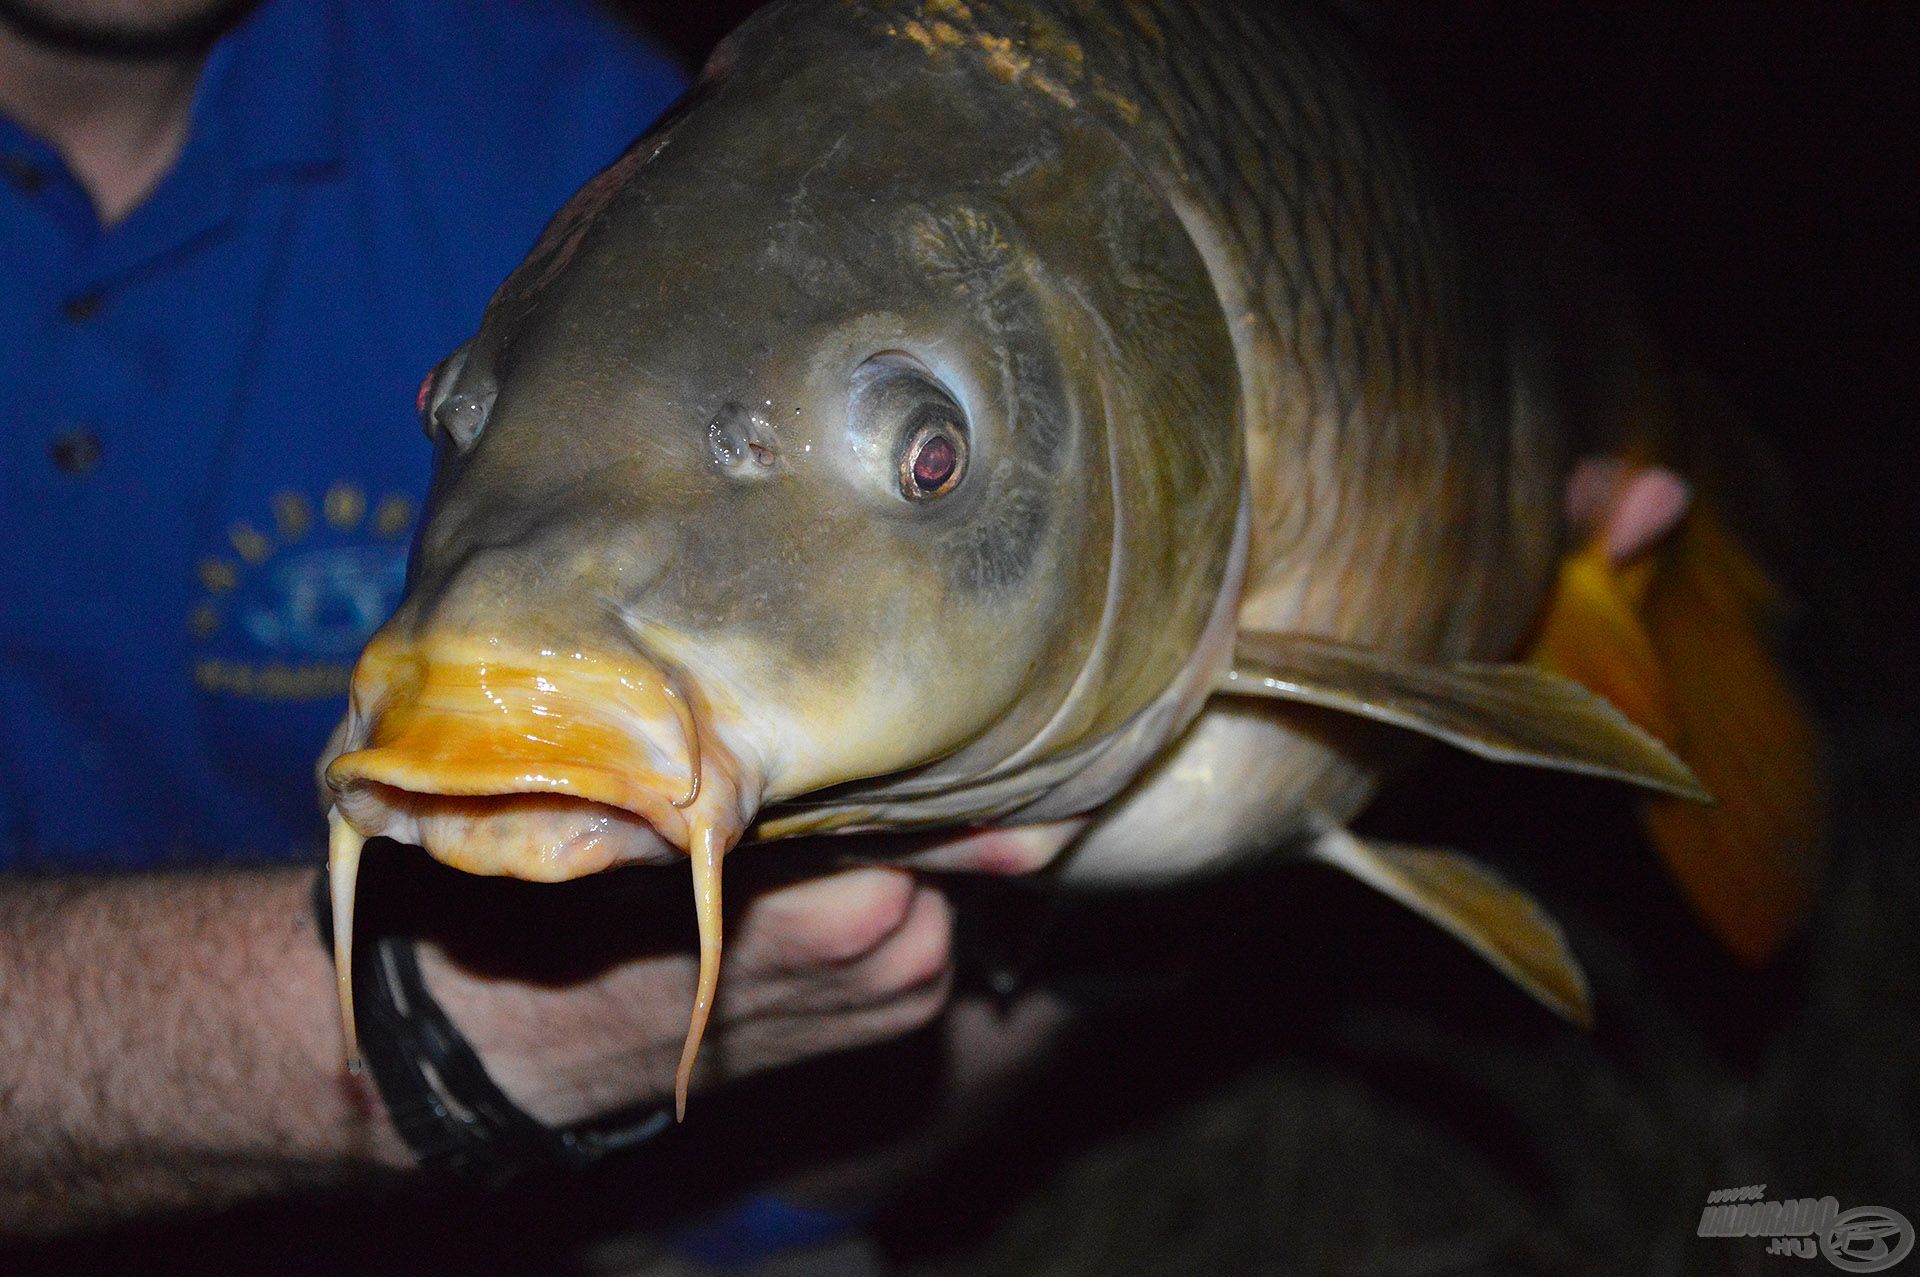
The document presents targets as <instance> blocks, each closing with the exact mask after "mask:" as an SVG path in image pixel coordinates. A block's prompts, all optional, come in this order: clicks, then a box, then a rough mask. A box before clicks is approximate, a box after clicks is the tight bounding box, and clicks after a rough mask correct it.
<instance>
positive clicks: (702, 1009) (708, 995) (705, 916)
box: [673, 826, 724, 1122]
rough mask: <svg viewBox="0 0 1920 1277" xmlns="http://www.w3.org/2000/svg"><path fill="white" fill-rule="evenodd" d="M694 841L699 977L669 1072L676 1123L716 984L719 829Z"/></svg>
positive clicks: (708, 829) (703, 831) (683, 1115)
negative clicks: (674, 1065)
mask: <svg viewBox="0 0 1920 1277" xmlns="http://www.w3.org/2000/svg"><path fill="white" fill-rule="evenodd" d="M698 842H699V852H698V854H696V855H695V856H693V857H692V862H693V903H694V913H695V917H696V918H697V919H698V922H699V927H700V979H699V983H698V984H697V985H696V986H695V989H694V995H693V1016H692V1019H691V1020H690V1021H689V1022H688V1024H687V1040H686V1043H685V1044H684V1045H683V1046H682V1047H681V1048H680V1067H679V1068H678V1069H676V1070H675V1071H674V1075H673V1116H674V1120H675V1121H679V1122H683V1121H685V1120H686V1117H687V1090H688V1088H689V1087H690V1086H691V1085H692V1082H693V1062H694V1061H695V1060H696V1059H698V1058H699V1055H700V1041H701V1039H702V1038H703V1037H705V1036H706V1032H707V1020H708V1018H709V1017H710V1016H711V1015H712V1014H713V999H714V994H715V991H716V990H717V989H718V988H719V986H720V941H721V917H720V861H721V858H722V856H723V854H724V853H723V851H722V848H721V838H720V831H719V830H717V829H713V828H711V827H706V826H702V827H700V829H699V839H698Z"/></svg>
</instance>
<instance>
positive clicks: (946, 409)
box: [900, 403, 967, 501]
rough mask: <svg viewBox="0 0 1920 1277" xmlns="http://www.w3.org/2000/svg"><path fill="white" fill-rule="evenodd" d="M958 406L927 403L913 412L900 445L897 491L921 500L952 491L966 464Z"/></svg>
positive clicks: (965, 436)
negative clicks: (898, 487) (902, 442)
mask: <svg viewBox="0 0 1920 1277" xmlns="http://www.w3.org/2000/svg"><path fill="white" fill-rule="evenodd" d="M959 411H960V410H959V408H958V406H957V405H954V404H952V403H947V404H938V403H934V404H928V405H925V406H924V407H922V408H921V409H920V410H919V411H918V412H916V413H914V415H913V418H912V420H910V421H909V423H908V429H907V432H906V434H905V443H904V444H903V446H902V447H901V449H900V493H901V495H902V496H904V497H907V498H908V499H909V500H914V501H924V500H927V499H928V498H930V497H943V496H945V495H946V494H947V493H949V492H952V491H953V490H954V488H955V487H956V486H957V485H958V484H959V482H960V476H961V475H962V474H964V473H965V472H966V468H967V435H966V431H965V430H964V429H963V428H962V427H961V423H960V420H959Z"/></svg>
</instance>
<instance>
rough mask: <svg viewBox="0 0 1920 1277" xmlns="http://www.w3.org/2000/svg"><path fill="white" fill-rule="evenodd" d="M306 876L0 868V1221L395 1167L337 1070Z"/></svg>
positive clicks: (369, 1101) (375, 1122)
mask: <svg viewBox="0 0 1920 1277" xmlns="http://www.w3.org/2000/svg"><path fill="white" fill-rule="evenodd" d="M311 881H312V873H311V871H307V870H298V871H294V870H286V871H262V872H230V873H221V874H193V875H178V876H166V877H141V878H115V879H98V880H65V881H60V882H37V881H20V880H5V879H0V1232H51V1231H59V1230H63V1229H71V1228H77V1227H83V1226H86V1225H89V1224H93V1223H98V1222H104V1221H107V1220H111V1219H115V1218H120V1217H124V1216H127V1215H131V1214H136V1213H143V1212H148V1211H156V1210H167V1209H175V1208H185V1207H194V1208H204V1207H209V1206H216V1205H219V1204H222V1203H224V1202H227V1201H231V1200H234V1199H237V1198H240V1197H244V1196H252V1195H257V1194H261V1193H270V1192H275V1191H281V1190H285V1189H290V1188H295V1187H300V1186H306V1185H313V1184H318V1183H325V1182H330V1181H338V1180H340V1179H343V1178H347V1177H350V1176H353V1175H364V1174H368V1173H372V1172H375V1171H377V1170H378V1169H379V1168H381V1167H389V1168H398V1167H404V1166H407V1165H409V1164H410V1162H411V1158H410V1156H409V1154H408V1153H407V1150H406V1148H405V1146H404V1145H403V1144H402V1143H401V1142H400V1140H399V1137H398V1136H397V1135H396V1134H395V1133H394V1132H393V1130H392V1128H391V1127H390V1126H389V1125H388V1123H387V1121H386V1118H385V1116H384V1113H383V1111H382V1110H381V1108H380V1105H379V1102H378V1100H377V1098H376V1097H375V1096H374V1094H373V1092H372V1090H371V1088H370V1087H369V1086H367V1085H365V1084H364V1083H363V1082H361V1081H359V1080H356V1079H352V1078H350V1077H348V1075H347V1074H346V1072H345V1070H344V1068H343V1067H342V1051H341V1043H340V1035H339V1029H338V1025H337V1022H336V1020H335V1018H334V1011H333V1006H334V1003H333V997H332V972H331V968H330V965H329V963H328V960H327V956H326V953H325V951H324V949H323V948H322V946H321V945H320V943H319V940H318V938H317V935H316V932H315V929H314V923H313V918H312V911H311V906H310V903H309V901H310V896H309V886H310V884H311Z"/></svg>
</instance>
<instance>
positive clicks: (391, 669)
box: [327, 642, 728, 878]
mask: <svg viewBox="0 0 1920 1277" xmlns="http://www.w3.org/2000/svg"><path fill="white" fill-rule="evenodd" d="M353 690H354V706H355V711H356V717H357V718H359V719H360V720H361V722H362V723H363V724H364V726H363V729H362V732H361V733H358V734H360V735H362V737H363V739H361V740H359V741H357V742H356V741H353V740H352V739H349V742H348V743H349V745H353V746H355V747H354V748H350V749H349V750H348V751H347V752H344V753H342V754H341V755H340V756H339V757H338V758H335V759H334V760H333V761H332V763H330V764H329V765H328V767H327V784H328V786H329V788H331V789H332V791H333V793H334V795H335V799H336V801H337V802H338V803H339V806H340V809H341V812H342V814H343V815H344V816H345V817H346V818H347V820H348V821H349V822H351V823H352V824H353V825H354V826H355V827H356V828H358V829H359V830H360V831H361V832H362V833H364V834H367V835H370V836H371V835H374V834H382V833H385V834H391V835H393V836H396V837H401V836H404V835H405V834H407V833H409V832H412V831H411V830H410V829H408V828H405V825H406V817H407V816H408V815H409V814H410V813H411V812H414V811H416V810H417V809H418V808H419V805H420V803H421V801H422V800H424V799H427V798H499V797H502V796H508V795H519V794H527V795H533V794H552V795H559V796H565V797H569V798H576V799H580V800H582V801H584V802H587V803H596V804H601V805H603V806H605V807H608V808H613V809H616V810H618V811H623V812H630V813H632V814H633V815H635V816H638V817H640V818H641V819H642V820H644V821H646V822H647V824H648V825H650V826H651V827H652V828H653V829H655V830H657V831H658V832H659V834H660V836H661V837H663V838H665V839H667V840H668V841H669V842H671V843H673V844H674V845H675V846H677V847H679V848H680V849H681V850H682V851H685V850H687V849H688V847H689V841H690V840H689V833H690V826H689V824H688V817H687V812H688V809H689V808H690V807H692V806H693V804H694V803H695V802H696V801H697V799H698V798H699V795H700V787H701V785H702V778H703V777H704V776H705V775H706V774H707V773H708V772H710V771H713V770H715V769H716V768H722V769H724V768H725V764H726V762H727V761H728V760H727V758H726V757H725V755H724V751H720V750H714V749H708V750H706V751H703V750H702V747H701V733H700V730H699V727H698V724H697V721H696V718H695V711H694V706H693V705H691V704H690V703H689V701H688V698H687V695H686V693H685V692H684V691H683V690H682V689H681V688H680V686H679V684H678V680H677V679H676V678H675V677H674V676H673V675H672V674H670V673H669V672H667V671H665V670H663V669H661V668H660V667H658V666H657V665H654V664H652V663H650V662H645V661H641V660H621V661H613V660H609V659H605V658H597V657H593V656H589V655H587V654H585V653H581V652H562V651H552V650H541V651H537V652H532V653H525V652H515V653H503V652H502V651H501V650H500V648H499V646H498V645H497V644H493V643H486V642H470V643H455V644H445V643H443V644H436V645H434V646H433V647H432V648H430V649H423V648H421V647H418V646H413V645H405V646H402V645H400V644H395V643H384V644H383V643H376V644H375V645H373V646H371V647H369V648H368V649H367V651H366V653H365V654H364V655H363V656H362V657H361V660H360V665H359V667H358V668H357V669H356V670H355V673H354V689H353ZM465 810H467V811H469V812H470V813H473V812H476V810H477V809H475V808H473V807H472V806H471V805H468V806H467V807H466V808H465ZM468 832H470V833H471V832H472V831H471V830H470V831H468ZM406 840H407V841H418V840H417V839H414V838H407V839H406ZM423 845H427V849H428V850H429V851H431V852H434V853H435V854H439V853H440V852H441V851H442V850H443V848H441V847H436V846H433V845H430V844H423ZM444 850H448V851H450V852H451V851H454V850H455V849H453V848H445V849H444ZM498 850H499V851H501V852H505V851H507V849H505V848H500V849H498ZM459 858H460V859H472V857H470V856H460V857H459ZM484 859H485V861H486V862H487V863H489V864H494V865H500V866H504V867H502V868H496V869H494V870H493V872H509V873H511V872H514V870H513V868H512V867H511V861H510V858H506V857H503V856H500V855H489V856H487V857H485V858H484ZM463 867H466V866H463ZM595 867H598V866H595ZM529 868H533V866H529ZM483 872H484V871H483ZM523 876H527V877H539V878H548V877H551V876H553V874H552V872H551V870H550V869H548V870H546V871H542V872H534V873H528V874H525V875H523Z"/></svg>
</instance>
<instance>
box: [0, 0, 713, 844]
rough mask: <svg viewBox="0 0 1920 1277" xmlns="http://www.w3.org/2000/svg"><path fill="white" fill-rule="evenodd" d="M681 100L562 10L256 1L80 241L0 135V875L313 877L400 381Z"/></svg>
mask: <svg viewBox="0 0 1920 1277" xmlns="http://www.w3.org/2000/svg"><path fill="white" fill-rule="evenodd" d="M684 83H685V81H684V77H683V76H682V74H681V72H680V71H679V69H678V68H677V67H675V66H674V65H673V64H672V63H670V62H669V61H668V60H667V59H666V58H665V57H664V56H663V55H661V54H660V53H659V52H658V51H656V50H654V49H652V48H650V47H648V46H647V45H646V44H644V43H642V42H641V41H640V40H639V39H638V38H636V37H635V36H634V35H633V34H631V33H630V32H628V31H627V30H625V29H624V28H622V27H620V26H618V25H616V24H615V23H613V22H612V21H610V20H608V19H606V18H604V17H601V16H599V15H598V14H597V13H596V12H595V11H594V10H593V9H591V8H590V7H589V6H588V5H587V4H586V3H584V2H582V3H557V2H555V0H540V2H536V0H524V2H515V0H493V2H491V3H489V2H485V0H460V2H455V0H267V3H265V4H264V5H262V6H261V8H260V9H258V10H257V11H255V12H254V13H253V14H252V16H251V17H249V18H248V19H247V21H246V22H245V23H244V24H243V25H242V26H240V27H238V28H236V29H235V30H234V31H233V32H232V33H230V34H229V35H228V36H227V37H226V38H225V39H224V40H222V41H221V43H220V44H219V46H218V47H217V48H216V49H215V50H214V52H213V54H212V55H211V58H210V59H209V61H208V63H207V65H206V69H205V73H204V75H203V77H202V79H201V83H200V87H199V92H198V95H197V98H196V100H195V102H194V105H193V113H192V117H191V124H190V128H189V133H188V138H187V142H186V145H185V149H184V151H183V152H182V154H181V156H180V159H179V162H178V164H177V165H176V166H175V167H174V169H173V171H172V172H171V173H169V174H168V176H167V177H166V178H165V179H164V181H163V182H162V183H161V184H160V186H159V187H158V188H157V189H156V190H155V191H154V192H153V194H152V195H151V197H149V198H148V199H147V201H146V202H145V203H144V204H142V205H141V206H140V207H139V208H138V209H136V210H135V211H134V212H133V213H132V214H131V215H129V216H128V217H127V218H125V219H124V220H123V221H121V222H120V223H118V224H117V225H114V226H112V227H105V228H103V227H102V226H101V225H100V223H99V221H98V219H97V218H96V217H95V215H94V212H93V210H92V207H91V205H90V204H89V202H88V200H87V198H86V196H85V194H84V193H83V191H82V190H81V188H80V186H79V185H78V184H77V183H76V182H75V180H74V179H73V177H72V175H71V174H70V173H68V172H67V170H66V169H65V167H64V166H63V165H62V163H61V161H60V159H59V157H58V156H57V155H56V154H55V153H54V151H53V150H52V149H51V148H50V147H48V146H47V145H46V144H45V143H44V142H42V141H41V140H40V139H38V138H36V137H34V136H32V135H30V134H28V133H27V132H26V131H25V130H23V129H21V128H19V127H16V126H15V125H14V124H13V123H11V122H10V121H8V120H6V119H5V118H0V514H3V515H4V520H5V522H4V525H0V532H3V535H0V869H6V868H44V867H59V868H109V867H112V868H133V867H148V866H155V865H160V864H168V863H188V862H200V863H205V862H207V861H234V860H254V861H260V860H275V859H287V858H294V857H308V856H311V855H312V854H313V853H314V851H315V849H316V848H317V847H318V846H319V842H320V835H321V833H322V830H323V822H322V820H321V817H320V812H319V808H318V805H317V803H318V800H317V797H316V790H315V782H314V775H313V763H314V759H315V757H316V756H317V755H318V753H319V751H320V749H321V748H322V746H323V745H324V743H325V741H326V738H327V734H328V732H329V731H330V730H331V729H332V727H333V724H334V723H335V721H336V720H337V719H338V717H339V715H340V714H341V712H342V709H343V707H344V703H345V702H344V692H345V688H346V682H347V676H348V673H349V671H350V669H351V666H352V661H353V659H354V657H355V655H356V654H357V652H358V650H359V648H360V645H361V644H362V643H363V642H364V641H365V640H366V638H367V636H368V635H369V634H370V633H371V632H372V630H373V628H374V627H375V626H376V625H377V624H378V623H379V622H380V621H381V620H383V619H384V618H385V616H386V615H387V614H388V612H390V611H391V609H392V608H393V606H394V605H395V603H396V602H397V601H398V597H399V591H400V588H401V580H402V574H403V571H404V561H405V555H406V548H407V545H408V542H409V539H410V537H411V535H412V531H413V524H414V518H415V514H416V512H417V510H418V509H419V503H420V498H421V495H422V494H423V492H424V490H425V486H426V479H427V469H428V448H427V445H426V441H425V440H424V439H423V438H422V437H421V433H420V427H419V424H418V421H417V418H416V416H415V412H414V392H415V388H416V387H417V386H418V384H419V382H420V379H421V377H422V375H423V374H424V373H425V372H426V371H427V369H428V368H430V367H431V366H432V365H433V364H434V362H435V361H437V360H438V359H440V358H441V357H442V356H443V355H445V354H446V353H447V352H448V351H449V350H451V349H452V348H453V347H454V346H456V345H457V344H459V343H460V342H461V341H462V340H464V339H465V338H466V337H467V336H468V335H469V334H470V333H471V332H472V331H473V329H474V328H475V327H476V326H477V324H478V322H479V319H480V314H481V311H482V309H483V308H484V306H485V304H486V300H487V297H488V296H489V294H490V293H491V292H492V290H493V289H494V287H495V286H496V285H497V284H498V283H499V282H500V280H501V279H502V278H504V277H505V275H506V274H507V272H508V271H509V270H511V269H512V268H513V266H514V265H515V264H516V263H517V262H518V261H519V260H520V258H521V257H522V256H524V255H525V253H526V251H527V249H528V248H529V247H530V246H531V244H532V242H533V239H534V237H535V236H536V235H537V234H538V232H539V230H540V228H541V226H542V225H543V224H544V222H545V221H546V219H547V218H548V217H549V216H550V215H551V214H552V213H553V212H554V210H556V209H557V208H558V207H559V206H560V205H561V204H562V203H563V202H564V201H565V199H566V198H567V196H568V195H569V194H570V193H571V192H572V191H573V190H574V189H575V188H576V187H578V186H579V185H580V184H581V183H582V182H584V181H585V180H586V179H587V178H588V177H590V176H592V175H593V174H594V173H595V172H596V171H598V170H599V169H600V168H602V167H604V166H605V165H606V164H607V163H608V162H610V161H611V160H612V159H613V158H614V157H615V156H616V155H617V154H619V152H620V151H621V150H622V149H624V148H625V146H626V144H627V143H628V142H629V141H630V140H631V139H632V138H633V137H635V136H636V135H638V134H639V133H640V132H641V131H642V130H644V128H645V127H646V126H647V125H648V123H650V122H651V121H652V119H653V118H654V116H656V115H657V114H658V113H659V112H660V111H661V110H662V109H663V108H664V107H665V106H666V105H667V104H668V102H669V101H671V100H672V99H673V98H674V97H675V96H676V95H677V94H678V93H679V92H680V90H681V89H682V87H683V86H684Z"/></svg>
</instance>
